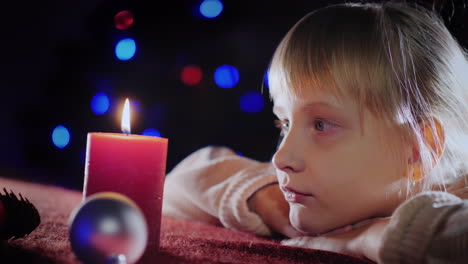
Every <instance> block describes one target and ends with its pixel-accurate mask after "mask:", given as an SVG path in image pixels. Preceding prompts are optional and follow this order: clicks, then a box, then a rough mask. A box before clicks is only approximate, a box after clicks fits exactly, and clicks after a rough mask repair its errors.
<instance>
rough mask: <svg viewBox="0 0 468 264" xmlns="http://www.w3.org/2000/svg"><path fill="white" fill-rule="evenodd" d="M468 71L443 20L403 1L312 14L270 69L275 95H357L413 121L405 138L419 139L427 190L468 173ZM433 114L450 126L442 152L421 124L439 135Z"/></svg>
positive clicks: (379, 110) (378, 110) (392, 117)
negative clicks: (310, 91) (428, 141)
mask: <svg viewBox="0 0 468 264" xmlns="http://www.w3.org/2000/svg"><path fill="white" fill-rule="evenodd" d="M466 76H468V62H467V57H466V54H465V52H464V50H463V49H462V48H461V46H460V45H459V44H458V43H457V41H456V40H455V39H454V38H453V37H452V35H451V34H450V33H449V31H448V30H447V28H446V27H445V26H444V24H443V21H442V20H441V19H440V18H439V17H438V16H437V15H436V14H434V13H433V12H431V11H428V10H426V9H424V8H422V7H418V6H414V7H410V6H408V5H406V4H402V3H384V4H376V3H373V4H369V3H368V4H341V5H334V6H329V7H326V8H322V9H319V10H317V11H314V12H312V13H310V14H308V15H307V16H305V17H304V18H303V19H301V20H300V21H299V22H298V23H297V24H296V25H294V27H293V28H292V29H291V30H290V31H289V32H288V33H287V35H286V36H285V37H284V38H283V40H282V41H281V43H280V44H279V46H278V48H277V50H276V51H275V54H274V56H273V59H272V61H271V64H270V68H269V74H268V78H269V85H270V94H271V97H272V99H273V100H275V98H278V97H279V96H289V97H301V93H302V91H304V89H319V90H322V91H323V90H325V91H328V92H331V93H332V94H333V95H335V96H336V97H337V98H343V96H345V95H351V96H352V97H353V98H354V99H355V100H357V102H358V103H359V105H361V107H366V108H367V109H368V110H369V111H370V112H371V113H372V114H374V115H375V116H377V117H379V118H384V119H386V121H390V122H391V123H392V124H398V125H402V126H404V127H405V128H407V129H405V130H404V131H406V133H402V135H401V137H402V142H408V141H406V140H407V139H413V140H415V141H416V142H417V144H418V147H419V155H420V162H421V170H422V173H423V175H425V177H424V181H423V184H422V190H428V189H431V188H432V187H434V185H444V184H447V183H450V182H451V181H453V180H454V179H456V178H457V177H459V176H460V175H464V174H466V173H467V172H468V168H467V161H468V160H467V156H468V153H467V152H468V145H467V144H466V142H467V140H468V108H467V105H468V98H467V97H468V87H467V85H468V79H467V77H466ZM435 120H437V121H438V122H439V123H440V124H441V126H442V127H443V130H444V138H440V139H439V138H437V137H436V141H437V144H441V145H442V144H443V152H442V154H440V153H435V150H434V149H433V148H431V147H429V146H427V144H426V143H425V140H424V135H422V133H423V132H422V131H421V129H420V126H421V125H422V126H425V125H427V126H428V127H429V128H430V129H431V130H432V131H433V134H434V135H437V125H436V121H435ZM357 151H358V150H357ZM409 182H410V181H409ZM408 187H409V188H407V190H411V187H410V186H408Z"/></svg>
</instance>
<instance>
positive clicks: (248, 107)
mask: <svg viewBox="0 0 468 264" xmlns="http://www.w3.org/2000/svg"><path fill="white" fill-rule="evenodd" d="M264 105H265V103H264V100H263V96H262V95H261V94H260V93H258V92H247V93H245V94H244V95H242V96H241V98H240V109H241V110H242V111H243V112H246V113H258V112H260V111H262V110H263V107H264Z"/></svg>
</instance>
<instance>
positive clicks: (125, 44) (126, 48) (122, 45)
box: [115, 38, 136, 61]
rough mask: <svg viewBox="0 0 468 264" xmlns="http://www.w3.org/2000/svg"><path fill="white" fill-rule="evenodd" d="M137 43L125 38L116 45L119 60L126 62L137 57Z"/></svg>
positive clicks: (116, 54)
mask: <svg viewBox="0 0 468 264" xmlns="http://www.w3.org/2000/svg"><path fill="white" fill-rule="evenodd" d="M135 52H136V43H135V40H133V39H132V38H124V39H121V40H119V42H117V45H115V56H116V57H117V59H119V60H122V61H126V60H129V59H131V58H133V56H134V55H135Z"/></svg>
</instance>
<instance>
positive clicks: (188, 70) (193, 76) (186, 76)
mask: <svg viewBox="0 0 468 264" xmlns="http://www.w3.org/2000/svg"><path fill="white" fill-rule="evenodd" d="M181 79H182V82H183V83H185V84H186V85H197V84H198V83H199V82H200V81H201V79H202V71H201V69H200V68H199V67H197V66H193V65H191V66H185V67H184V68H183V69H182V74H181Z"/></svg>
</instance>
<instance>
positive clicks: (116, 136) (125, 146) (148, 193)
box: [83, 99, 168, 251]
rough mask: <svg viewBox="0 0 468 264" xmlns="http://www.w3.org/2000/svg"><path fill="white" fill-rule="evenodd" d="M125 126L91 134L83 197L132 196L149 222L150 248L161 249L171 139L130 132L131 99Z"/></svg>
mask: <svg viewBox="0 0 468 264" xmlns="http://www.w3.org/2000/svg"><path fill="white" fill-rule="evenodd" d="M121 126H122V127H121V128H122V132H123V134H120V133H101V132H95V133H88V141H87V147H86V165H85V179H84V186H83V199H85V198H86V197H88V196H90V195H92V194H95V193H98V192H117V193H121V194H123V195H125V196H127V197H129V198H130V199H132V200H133V201H134V202H135V203H136V204H137V205H138V207H140V209H141V210H142V212H143V214H144V216H145V218H146V221H147V223H148V228H149V236H148V247H147V250H151V251H153V250H157V249H158V248H159V236H160V227H161V207H162V198H163V189H164V177H165V172H166V158H167V144H168V139H167V138H161V137H149V136H141V135H132V134H130V131H131V127H130V102H129V100H128V99H127V100H126V101H125V105H124V110H123V113H122V123H121Z"/></svg>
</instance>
